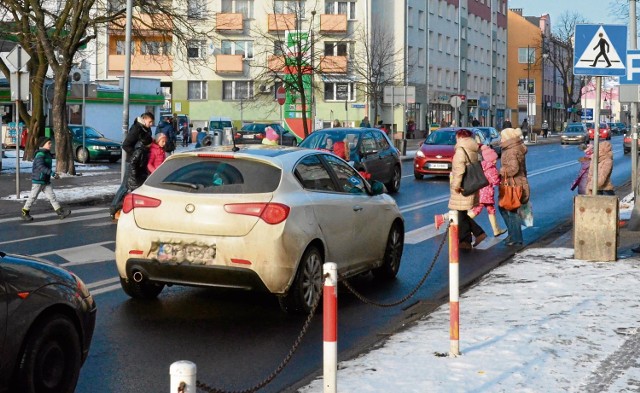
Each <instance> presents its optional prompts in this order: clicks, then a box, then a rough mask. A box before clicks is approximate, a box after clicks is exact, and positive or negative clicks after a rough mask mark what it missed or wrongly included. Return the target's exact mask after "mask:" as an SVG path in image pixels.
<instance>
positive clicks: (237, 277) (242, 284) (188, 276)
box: [126, 258, 270, 292]
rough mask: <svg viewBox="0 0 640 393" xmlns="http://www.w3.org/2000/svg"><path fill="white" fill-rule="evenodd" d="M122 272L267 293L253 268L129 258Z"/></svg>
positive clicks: (174, 281)
mask: <svg viewBox="0 0 640 393" xmlns="http://www.w3.org/2000/svg"><path fill="white" fill-rule="evenodd" d="M126 272H127V277H133V273H135V272H140V273H142V275H143V277H144V278H145V279H148V280H152V281H157V282H163V283H168V284H178V285H188V286H196V287H216V288H236V289H244V290H252V291H255V290H257V291H265V292H270V291H269V289H268V288H267V287H266V286H265V284H264V283H263V281H262V280H261V279H260V277H259V276H258V274H257V273H256V272H255V271H253V270H251V269H244V268H238V267H232V266H203V265H189V264H178V263H166V262H163V263H160V262H159V261H157V260H153V259H141V258H131V259H129V260H127V263H126Z"/></svg>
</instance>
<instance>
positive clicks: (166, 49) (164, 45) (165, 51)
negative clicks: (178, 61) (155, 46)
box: [160, 41, 171, 56]
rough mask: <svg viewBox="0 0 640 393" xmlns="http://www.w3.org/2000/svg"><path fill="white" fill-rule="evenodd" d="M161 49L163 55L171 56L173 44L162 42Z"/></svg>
mask: <svg viewBox="0 0 640 393" xmlns="http://www.w3.org/2000/svg"><path fill="white" fill-rule="evenodd" d="M160 47H161V48H162V54H163V55H165V56H169V55H170V54H171V42H169V41H162V42H161V43H160Z"/></svg>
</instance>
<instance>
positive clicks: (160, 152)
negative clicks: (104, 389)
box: [147, 132, 167, 174]
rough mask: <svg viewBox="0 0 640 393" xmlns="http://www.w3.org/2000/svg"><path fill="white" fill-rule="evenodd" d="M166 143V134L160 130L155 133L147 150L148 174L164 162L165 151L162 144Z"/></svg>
mask: <svg viewBox="0 0 640 393" xmlns="http://www.w3.org/2000/svg"><path fill="white" fill-rule="evenodd" d="M166 144H167V136H166V135H165V134H163V133H161V132H159V133H157V134H156V136H155V140H154V141H153V142H152V143H151V151H150V152H149V161H148V162H147V170H148V171H149V174H151V173H153V171H155V170H156V168H158V167H159V166H160V164H162V163H163V162H164V159H165V158H166V156H167V155H166V153H165V151H164V145H166Z"/></svg>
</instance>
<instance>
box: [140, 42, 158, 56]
mask: <svg viewBox="0 0 640 393" xmlns="http://www.w3.org/2000/svg"><path fill="white" fill-rule="evenodd" d="M140 52H141V53H142V54H143V55H159V54H160V42H157V41H147V42H141V43H140Z"/></svg>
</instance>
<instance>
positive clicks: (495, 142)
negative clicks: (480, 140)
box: [476, 127, 502, 157]
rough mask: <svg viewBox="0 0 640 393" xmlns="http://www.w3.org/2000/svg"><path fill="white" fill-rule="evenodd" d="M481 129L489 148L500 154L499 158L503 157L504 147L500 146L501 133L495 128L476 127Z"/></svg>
mask: <svg viewBox="0 0 640 393" xmlns="http://www.w3.org/2000/svg"><path fill="white" fill-rule="evenodd" d="M476 128H477V129H479V130H480V131H481V132H482V134H483V135H484V139H485V140H486V141H487V143H488V144H489V146H491V148H492V149H493V150H494V151H495V152H496V153H497V154H498V157H501V156H502V147H501V146H500V141H501V138H500V131H498V130H496V129H495V128H494V127H476Z"/></svg>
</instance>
